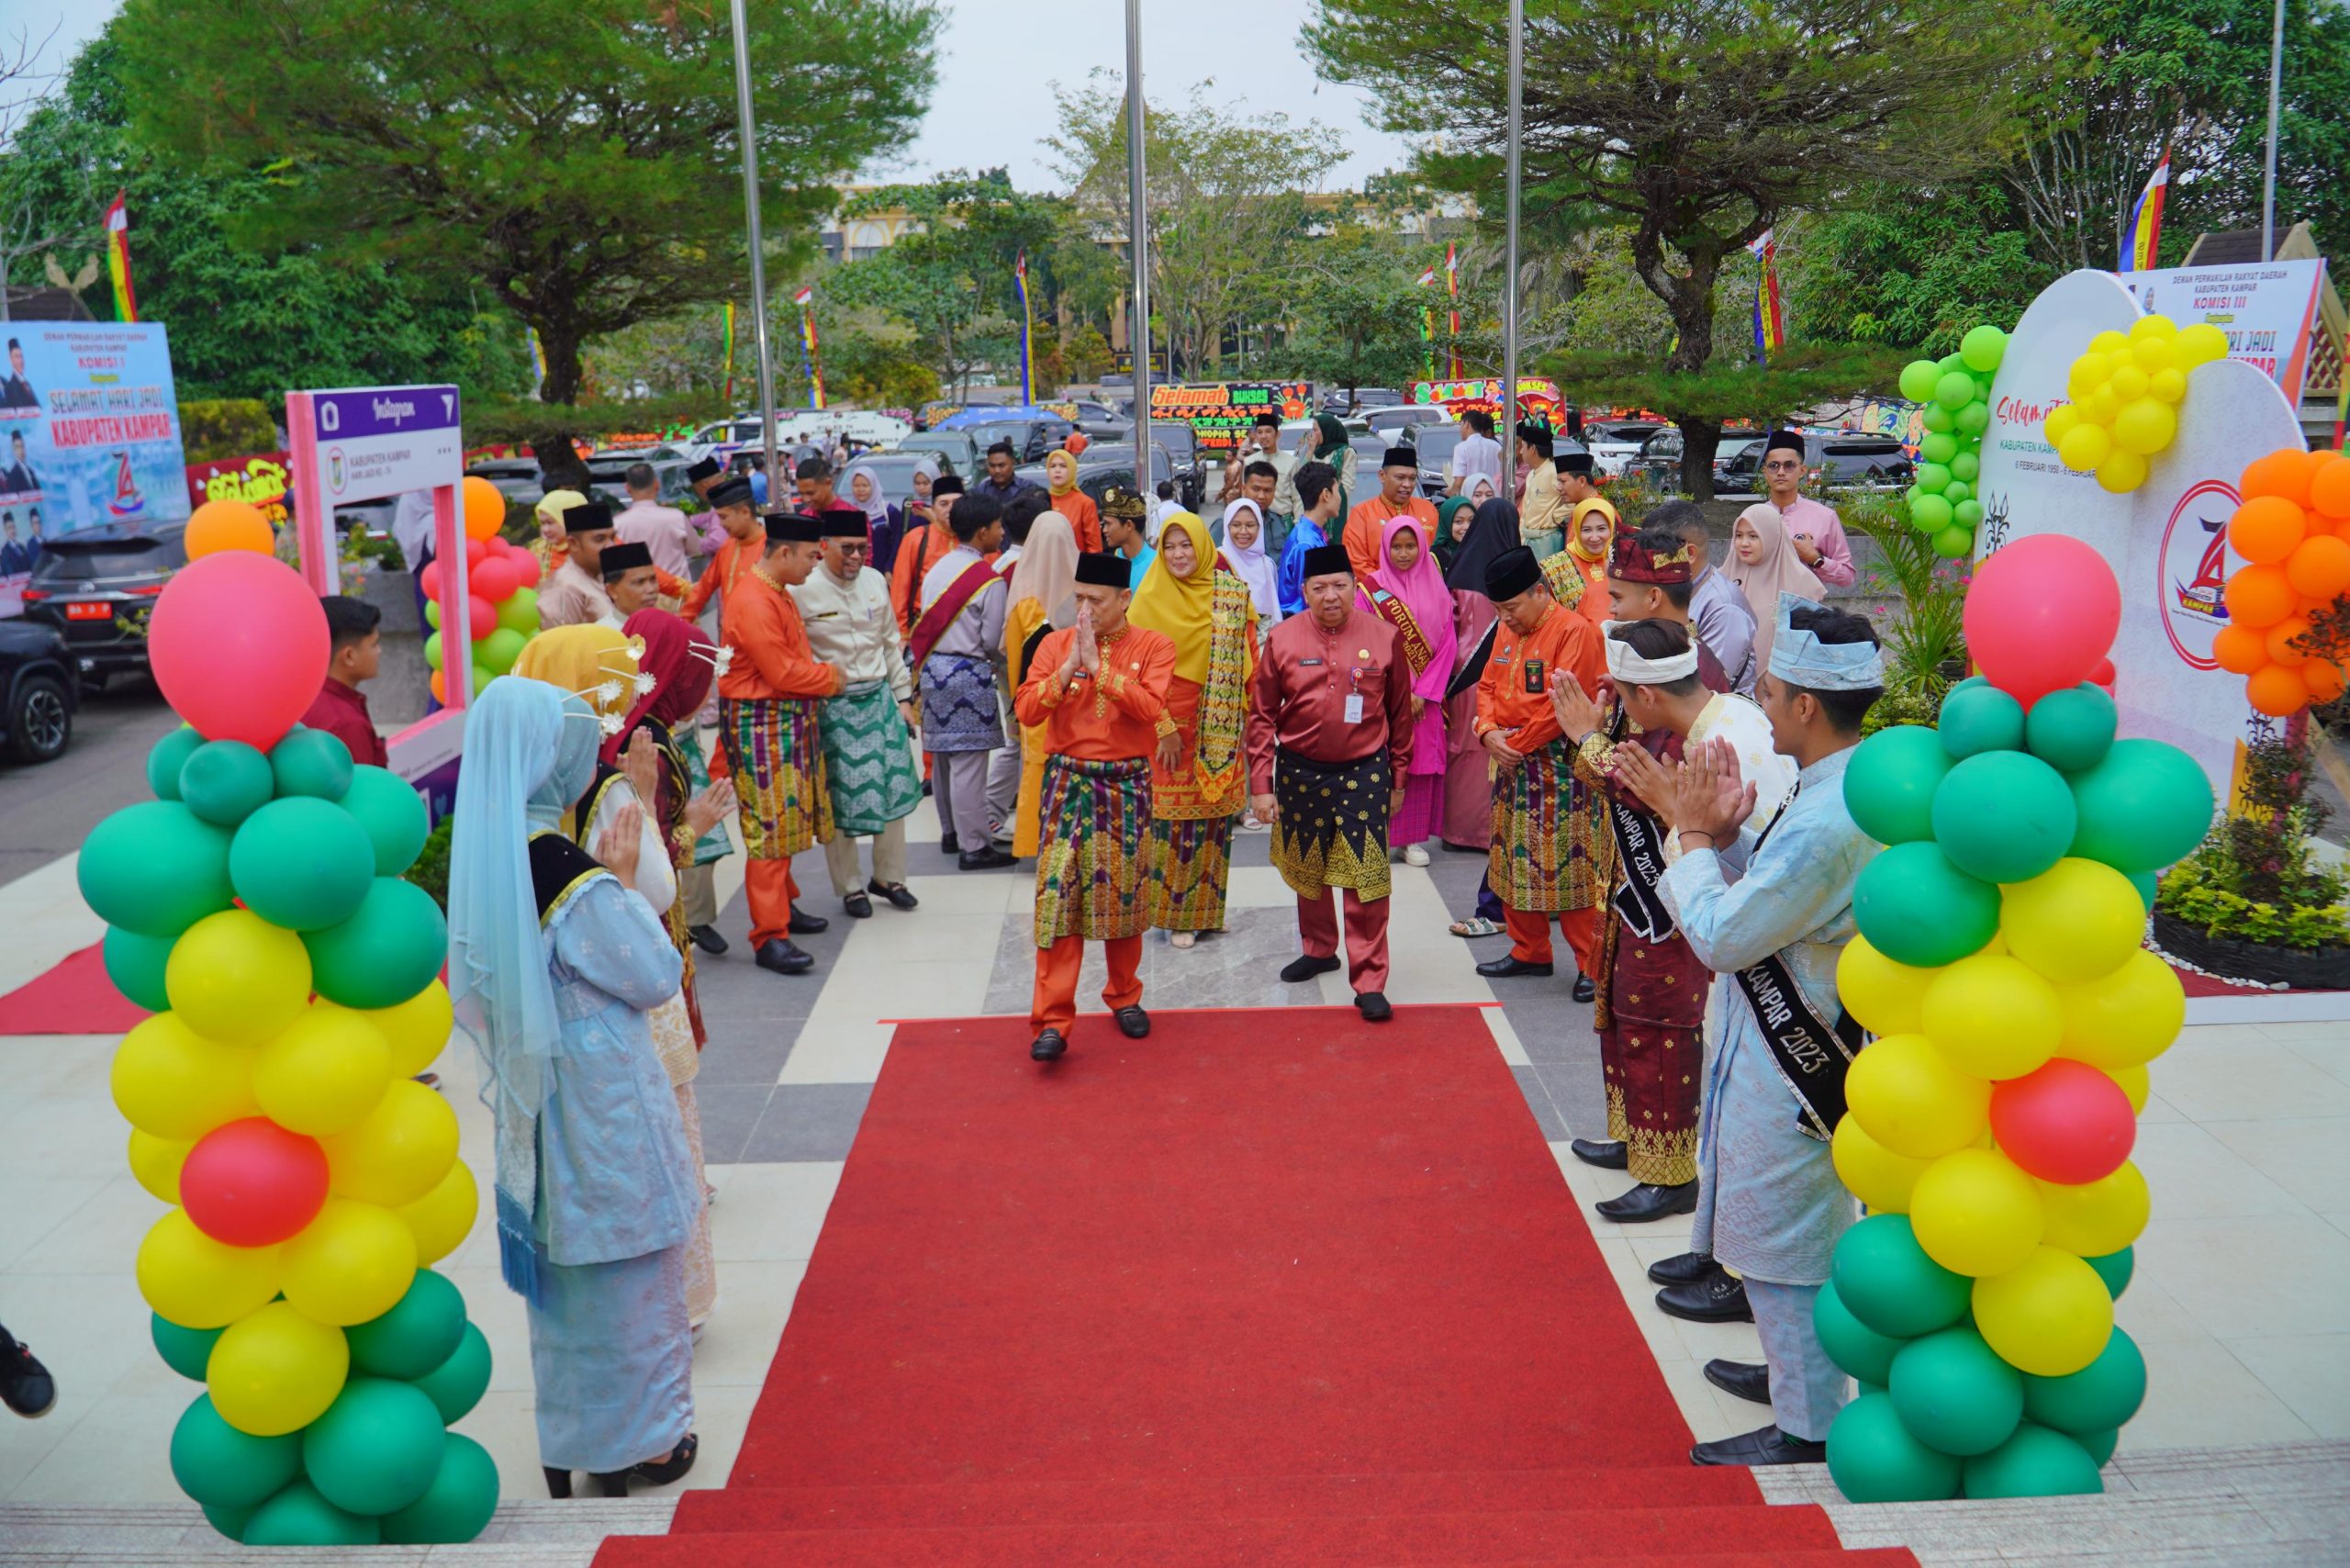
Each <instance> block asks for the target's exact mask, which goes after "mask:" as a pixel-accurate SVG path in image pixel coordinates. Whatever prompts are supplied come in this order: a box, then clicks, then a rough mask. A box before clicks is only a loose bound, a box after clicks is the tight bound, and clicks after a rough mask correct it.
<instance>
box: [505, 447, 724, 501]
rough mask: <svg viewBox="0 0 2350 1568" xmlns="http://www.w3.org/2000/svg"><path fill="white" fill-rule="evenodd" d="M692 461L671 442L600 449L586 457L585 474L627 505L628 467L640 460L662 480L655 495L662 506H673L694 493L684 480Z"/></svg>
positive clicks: (656, 477) (633, 465)
mask: <svg viewBox="0 0 2350 1568" xmlns="http://www.w3.org/2000/svg"><path fill="white" fill-rule="evenodd" d="M693 462H694V460H693V459H692V458H689V457H688V456H687V455H686V454H684V453H682V452H680V451H679V450H678V449H677V448H676V447H674V446H653V447H638V448H635V449H633V450H630V449H622V450H618V451H613V452H599V453H595V454H590V455H589V457H588V478H590V479H592V480H594V481H595V482H596V484H597V485H598V486H599V487H601V488H604V489H608V490H610V492H611V493H612V494H613V495H615V496H618V497H619V498H620V504H621V505H622V506H626V505H628V471H629V470H630V469H632V468H633V467H635V466H636V465H638V464H640V463H642V464H644V465H646V466H648V467H650V468H651V469H652V470H653V476H654V477H655V479H658V480H659V481H660V483H661V489H660V493H659V495H658V497H657V499H658V500H659V501H660V503H661V504H662V505H663V506H668V507H673V506H676V505H677V504H678V503H679V502H680V501H682V500H683V499H684V498H686V497H688V496H689V495H691V494H692V493H693V489H692V487H691V486H689V485H688V484H687V483H686V470H687V469H688V468H690V467H692V466H693ZM532 499H535V497H534V498H532Z"/></svg>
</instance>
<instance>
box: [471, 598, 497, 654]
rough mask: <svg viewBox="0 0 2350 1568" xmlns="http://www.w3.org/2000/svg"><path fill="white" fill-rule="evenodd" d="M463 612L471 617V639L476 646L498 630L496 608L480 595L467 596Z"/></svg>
mask: <svg viewBox="0 0 2350 1568" xmlns="http://www.w3.org/2000/svg"><path fill="white" fill-rule="evenodd" d="M465 610H466V613H467V614H469V615H471V616H472V617H473V620H472V622H470V624H471V627H472V631H473V639H474V641H475V642H476V644H478V643H480V642H481V641H482V639H483V638H485V637H487V636H488V635H489V634H490V633H492V632H495V631H497V630H498V606H496V605H494V604H492V603H490V602H489V600H487V599H484V598H482V596H481V595H479V594H477V593H476V594H472V595H468V596H467V598H466V599H465Z"/></svg>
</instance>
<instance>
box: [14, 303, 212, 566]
mask: <svg viewBox="0 0 2350 1568" xmlns="http://www.w3.org/2000/svg"><path fill="white" fill-rule="evenodd" d="M0 330H5V331H6V333H7V343H6V353H7V366H6V374H4V375H0V513H10V514H13V515H12V516H10V517H9V518H8V521H11V522H14V523H15V524H16V525H17V535H18V537H19V539H21V540H25V541H26V542H28V543H29V541H30V540H31V539H32V538H38V537H44V536H45V537H50V538H54V537H55V536H56V535H58V534H61V533H71V532H75V531H77V530H80V529H85V528H101V527H117V528H132V529H144V528H151V527H154V526H156V525H157V524H160V523H166V522H178V521H183V520H185V518H186V517H187V515H188V498H187V473H186V467H185V461H184V460H183V458H182V457H181V454H180V414H179V403H178V401H177V399H176V398H175V397H174V396H173V387H172V354H171V349H170V347H169V345H168V344H167V342H165V340H164V336H163V329H162V325H161V324H160V323H157V322H151V321H142V322H116V321H17V322H11V323H9V324H8V325H7V326H6V328H5V329H0Z"/></svg>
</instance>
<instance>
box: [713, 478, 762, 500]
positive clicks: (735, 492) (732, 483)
mask: <svg viewBox="0 0 2350 1568" xmlns="http://www.w3.org/2000/svg"><path fill="white" fill-rule="evenodd" d="M751 495H752V491H751V482H750V481H749V480H748V479H745V478H744V477H743V476H741V475H740V474H737V475H736V476H734V477H733V478H732V479H727V480H723V481H722V482H720V483H718V484H715V485H712V486H711V487H710V504H711V506H713V507H746V506H749V505H750V504H751Z"/></svg>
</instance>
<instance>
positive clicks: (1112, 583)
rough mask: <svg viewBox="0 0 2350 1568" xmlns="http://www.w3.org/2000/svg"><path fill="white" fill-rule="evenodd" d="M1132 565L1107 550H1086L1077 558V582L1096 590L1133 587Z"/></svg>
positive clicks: (1133, 570)
mask: <svg viewBox="0 0 2350 1568" xmlns="http://www.w3.org/2000/svg"><path fill="white" fill-rule="evenodd" d="M1134 577H1135V568H1134V563H1133V562H1132V561H1129V560H1128V559H1126V557H1125V556H1124V555H1121V554H1116V553H1115V552H1113V551H1109V550H1087V551H1084V552H1082V553H1080V554H1079V555H1078V557H1077V580H1078V581H1079V582H1081V583H1091V584H1092V585H1093V586H1094V587H1096V588H1119V589H1124V588H1129V587H1131V586H1133V583H1134Z"/></svg>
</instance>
